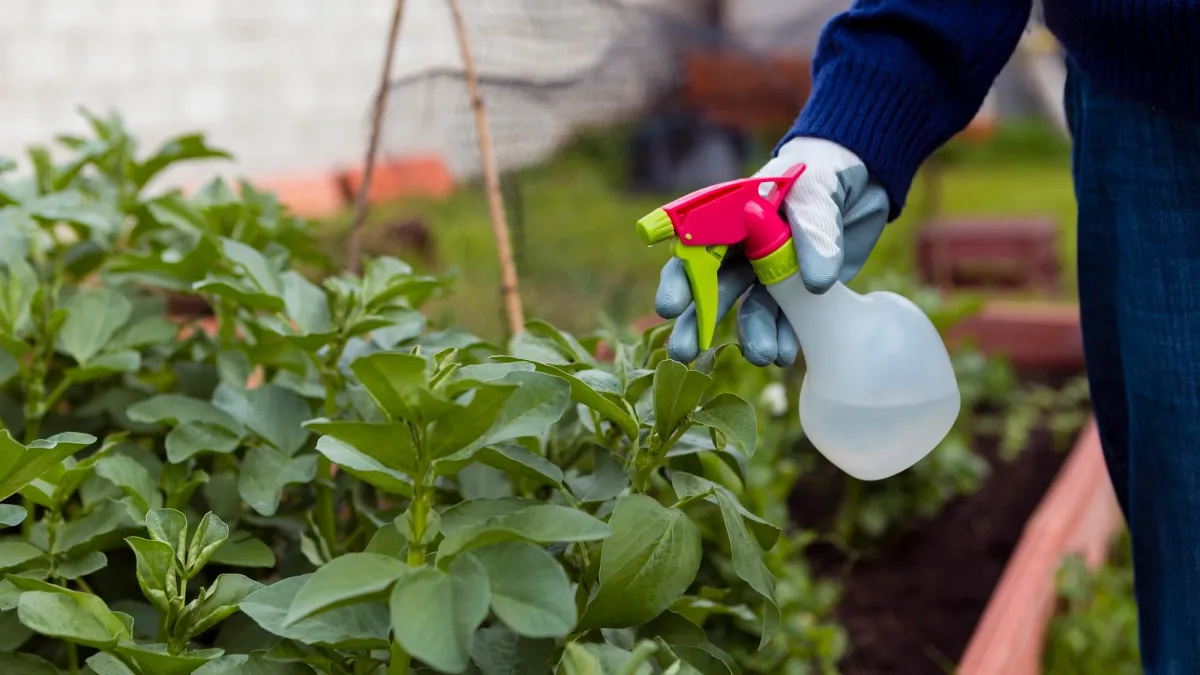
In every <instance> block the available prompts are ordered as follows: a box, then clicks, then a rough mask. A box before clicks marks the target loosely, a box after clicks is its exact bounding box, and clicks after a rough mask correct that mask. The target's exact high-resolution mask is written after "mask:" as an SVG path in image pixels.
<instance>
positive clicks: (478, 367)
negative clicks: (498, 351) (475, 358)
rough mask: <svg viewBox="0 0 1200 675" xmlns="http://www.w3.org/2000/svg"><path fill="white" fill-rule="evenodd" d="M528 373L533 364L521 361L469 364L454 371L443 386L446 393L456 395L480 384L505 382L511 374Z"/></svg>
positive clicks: (531, 370) (531, 369)
mask: <svg viewBox="0 0 1200 675" xmlns="http://www.w3.org/2000/svg"><path fill="white" fill-rule="evenodd" d="M530 372H533V364H531V363H525V362H523V361H511V362H508V363H478V364H471V365H466V366H463V367H461V368H459V369H458V370H455V371H454V374H453V375H451V376H450V379H449V381H448V382H446V383H445V385H444V386H445V390H446V393H448V394H451V395H456V394H459V393H462V392H464V391H467V390H468V389H473V388H475V387H478V386H479V385H481V384H488V383H494V382H497V381H502V380H505V379H507V378H508V376H509V375H511V374H513V373H530Z"/></svg>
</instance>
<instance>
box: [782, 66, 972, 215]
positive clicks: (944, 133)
mask: <svg viewBox="0 0 1200 675" xmlns="http://www.w3.org/2000/svg"><path fill="white" fill-rule="evenodd" d="M956 98H957V97H952V96H946V95H945V94H944V93H942V94H939V92H935V91H933V88H932V86H931V85H929V84H927V83H914V82H913V81H912V78H911V77H909V78H904V77H901V76H899V75H897V74H896V73H889V72H885V71H883V70H881V69H879V67H878V66H877V65H875V64H868V63H862V62H853V61H850V60H849V59H844V58H843V59H839V60H834V61H831V62H828V63H825V64H823V65H822V67H821V68H820V69H819V72H817V73H816V74H815V80H814V82H813V89H812V95H811V96H810V97H809V100H808V103H807V104H806V105H805V106H804V110H803V111H801V113H800V116H799V118H797V119H796V123H795V124H794V125H793V126H792V130H791V131H789V132H788V134H787V135H786V136H784V138H783V140H782V141H780V145H782V144H783V143H786V142H787V141H789V140H791V139H792V138H795V137H797V136H810V137H815V138H823V139H826V140H829V141H833V142H834V143H837V144H838V145H841V146H842V147H844V148H846V149H848V150H850V151H851V152H853V153H854V154H856V155H858V157H859V159H861V160H862V161H863V164H865V165H866V167H867V170H868V171H869V172H870V174H871V176H872V177H873V178H874V179H876V180H878V181H879V182H880V183H882V184H883V186H884V188H885V189H886V190H887V193H888V197H889V198H890V199H891V213H890V214H889V220H892V219H895V218H896V217H897V216H899V215H900V211H901V209H902V208H903V207H904V201H905V199H906V198H907V197H908V190H909V187H910V186H911V185H912V181H913V176H914V175H916V173H917V169H918V168H920V166H921V164H922V163H923V162H924V161H925V159H926V158H928V157H929V155H930V154H932V153H933V151H934V150H936V149H937V148H938V146H940V145H941V144H942V143H945V142H946V141H947V140H948V139H949V138H950V137H951V136H953V135H954V134H955V133H956V132H957V131H959V129H960V128H961V127H962V126H964V125H965V124H966V123H967V122H968V121H970V114H972V113H973V112H974V111H968V112H966V113H964V112H962V111H959V110H956V109H955V108H958V107H960V106H958V105H956V104H957V103H958V101H957V100H955V99H956ZM964 116H965V117H966V121H963V122H961V123H959V118H962V117H964ZM778 150H779V146H776V148H775V151H776V152H778Z"/></svg>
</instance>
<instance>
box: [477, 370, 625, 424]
mask: <svg viewBox="0 0 1200 675" xmlns="http://www.w3.org/2000/svg"><path fill="white" fill-rule="evenodd" d="M493 358H494V359H495V360H496V361H499V362H502V363H503V362H508V361H527V362H529V363H532V364H533V366H534V368H536V369H537V370H538V372H540V373H546V374H547V375H553V376H555V377H559V378H562V379H564V380H566V381H567V383H568V384H570V385H571V397H572V398H574V399H575V400H576V401H578V402H580V403H582V404H584V405H586V406H587V407H589V408H591V409H592V410H595V411H596V412H598V413H600V414H601V415H602V416H604V418H605V419H608V420H610V421H611V422H613V423H614V424H616V425H617V426H618V427H619V428H620V429H621V431H623V432H625V435H626V436H628V437H629V438H636V437H637V435H638V425H637V421H636V420H634V418H633V416H632V415H631V414H630V413H629V411H628V410H626V409H625V408H623V407H621V406H620V405H618V404H617V403H615V402H614V401H613V400H612V399H611V398H608V397H607V396H604V395H603V394H601V393H600V392H598V391H596V390H595V389H593V388H592V387H590V386H589V385H588V384H587V383H586V382H584V381H583V380H581V379H579V378H578V377H576V376H575V375H573V374H571V373H570V372H568V371H566V370H564V369H562V368H559V367H558V366H553V365H550V364H547V363H538V362H536V361H532V360H529V359H520V358H517V357H511V356H496V357H493Z"/></svg>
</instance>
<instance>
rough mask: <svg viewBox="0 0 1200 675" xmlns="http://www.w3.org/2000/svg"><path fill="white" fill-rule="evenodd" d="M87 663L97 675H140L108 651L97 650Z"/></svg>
mask: <svg viewBox="0 0 1200 675" xmlns="http://www.w3.org/2000/svg"><path fill="white" fill-rule="evenodd" d="M87 665H88V667H90V668H91V669H92V672H94V673H95V674H96V675H138V674H137V673H135V672H134V671H133V670H131V669H130V668H129V666H127V665H125V664H124V663H123V662H122V661H121V660H120V659H118V658H117V657H115V656H113V655H112V654H109V653H107V652H96V653H95V654H92V655H91V656H89V657H88V660H87Z"/></svg>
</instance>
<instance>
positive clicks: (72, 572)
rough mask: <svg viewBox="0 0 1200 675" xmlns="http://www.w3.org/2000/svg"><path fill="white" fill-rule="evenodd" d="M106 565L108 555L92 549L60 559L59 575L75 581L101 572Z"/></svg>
mask: <svg viewBox="0 0 1200 675" xmlns="http://www.w3.org/2000/svg"><path fill="white" fill-rule="evenodd" d="M105 567H108V556H106V555H104V554H103V553H101V552H100V551H90V552H88V553H83V554H81V555H78V556H73V557H69V558H63V559H61V560H59V561H58V568H57V572H58V576H60V577H62V578H64V579H68V580H72V581H73V580H75V579H79V578H80V577H86V576H87V575H89V574H94V573H96V572H99V571H100V570H102V569H104V568H105Z"/></svg>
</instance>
